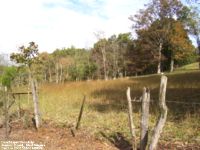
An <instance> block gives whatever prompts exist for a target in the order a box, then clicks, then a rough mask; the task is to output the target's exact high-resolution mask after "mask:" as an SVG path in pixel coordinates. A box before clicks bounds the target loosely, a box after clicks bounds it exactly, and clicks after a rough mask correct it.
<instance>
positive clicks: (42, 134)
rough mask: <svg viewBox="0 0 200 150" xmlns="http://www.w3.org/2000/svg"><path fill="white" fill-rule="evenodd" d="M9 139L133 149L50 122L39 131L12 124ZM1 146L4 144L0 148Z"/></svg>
mask: <svg viewBox="0 0 200 150" xmlns="http://www.w3.org/2000/svg"><path fill="white" fill-rule="evenodd" d="M0 141H4V128H0ZM7 141H33V142H34V143H36V144H43V145H45V148H43V149H42V150H131V146H130V143H129V144H128V145H127V144H125V143H121V144H120V141H118V143H113V144H112V143H110V142H105V141H100V140H97V139H96V138H95V137H93V136H91V135H89V134H88V133H87V132H86V131H84V130H79V131H77V132H75V137H74V136H73V134H72V132H71V129H69V128H60V127H56V126H54V125H52V124H48V123H46V124H44V125H43V127H42V128H40V129H39V130H38V131H36V130H35V129H34V128H33V127H30V128H28V129H24V128H23V127H22V123H20V122H18V123H15V124H12V131H11V133H10V135H9V139H8V140H7ZM0 144H1V143H0ZM116 145H118V146H116ZM1 146H2V144H1V145H0V150H1V149H2V147H1ZM158 150H200V145H199V144H193V145H190V144H187V145H184V144H182V143H165V144H160V145H159V148H158Z"/></svg>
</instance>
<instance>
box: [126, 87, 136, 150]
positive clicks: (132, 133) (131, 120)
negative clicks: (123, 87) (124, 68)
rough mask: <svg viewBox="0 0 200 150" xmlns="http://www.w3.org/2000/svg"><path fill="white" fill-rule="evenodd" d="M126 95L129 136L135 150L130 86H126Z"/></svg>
mask: <svg viewBox="0 0 200 150" xmlns="http://www.w3.org/2000/svg"><path fill="white" fill-rule="evenodd" d="M126 95H127V100H128V118H129V126H130V131H131V136H132V148H133V150H137V143H136V134H135V126H134V123H133V109H132V103H131V94H130V87H128V89H127V92H126Z"/></svg>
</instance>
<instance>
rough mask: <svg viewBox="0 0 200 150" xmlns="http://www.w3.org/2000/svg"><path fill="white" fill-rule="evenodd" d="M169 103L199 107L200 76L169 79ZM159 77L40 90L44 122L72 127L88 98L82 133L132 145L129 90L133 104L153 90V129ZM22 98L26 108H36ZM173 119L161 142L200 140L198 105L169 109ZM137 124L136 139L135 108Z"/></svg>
mask: <svg viewBox="0 0 200 150" xmlns="http://www.w3.org/2000/svg"><path fill="white" fill-rule="evenodd" d="M167 76H168V86H167V100H168V101H179V102H186V103H193V102H196V103H197V102H198V103H200V94H199V91H200V72H199V71H195V72H190V73H176V74H167ZM159 84H160V75H150V76H143V77H133V78H124V79H117V80H109V81H103V80H98V81H84V82H68V83H65V84H43V85H41V86H40V89H39V95H40V97H39V98H40V109H41V114H42V117H43V119H48V120H52V121H53V122H54V123H56V124H58V125H59V126H63V127H68V126H74V125H75V123H76V121H77V118H78V113H79V110H80V106H81V101H82V99H83V97H84V95H86V105H85V108H84V112H83V118H82V121H81V128H82V129H84V130H85V131H88V132H89V133H91V134H94V135H96V137H98V138H102V139H104V138H103V137H104V136H102V135H106V137H107V138H111V139H113V138H114V135H115V134H116V133H120V134H122V135H123V136H124V137H125V138H127V140H128V141H129V140H130V134H129V128H128V116H127V100H126V89H127V87H128V86H130V87H131V95H132V98H134V97H137V98H139V97H140V96H141V94H142V88H143V87H144V86H146V87H149V88H150V90H151V100H154V101H155V102H154V103H152V104H151V118H150V126H151V127H153V126H154V124H155V121H156V118H157V116H158V113H157V112H158V110H157V107H156V106H157V103H156V101H157V100H158V91H159ZM26 99H27V97H24V100H23V107H24V108H28V107H29V108H32V105H31V103H30V104H28V103H27V101H26ZM167 105H168V107H169V117H168V121H167V124H166V126H165V129H164V133H163V136H162V139H161V140H163V141H186V142H196V139H198V137H199V136H200V133H199V132H198V131H199V129H200V118H199V117H200V116H199V114H200V105H192V104H178V103H167ZM133 108H134V122H135V124H136V129H137V134H138V135H139V126H140V113H139V112H140V104H139V103H137V104H136V103H134V105H133Z"/></svg>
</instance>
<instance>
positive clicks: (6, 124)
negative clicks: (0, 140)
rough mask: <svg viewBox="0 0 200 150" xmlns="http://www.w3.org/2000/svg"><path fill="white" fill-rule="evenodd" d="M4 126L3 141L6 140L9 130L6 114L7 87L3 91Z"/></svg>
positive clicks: (7, 115)
mask: <svg viewBox="0 0 200 150" xmlns="http://www.w3.org/2000/svg"><path fill="white" fill-rule="evenodd" d="M3 93H4V115H5V120H4V125H5V139H8V130H9V114H8V105H9V104H8V93H7V87H5V89H4V92H3Z"/></svg>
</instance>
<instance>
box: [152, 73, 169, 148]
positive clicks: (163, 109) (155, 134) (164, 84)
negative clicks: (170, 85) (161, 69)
mask: <svg viewBox="0 0 200 150" xmlns="http://www.w3.org/2000/svg"><path fill="white" fill-rule="evenodd" d="M166 88H167V77H166V76H162V77H161V83H160V92H159V109H160V113H161V114H160V117H159V120H158V122H157V124H156V126H155V128H154V130H153V135H152V138H151V142H150V146H149V150H155V149H156V147H157V144H158V140H159V138H160V134H161V132H162V130H163V127H164V125H165V122H166V119H167V106H166V102H165V96H166Z"/></svg>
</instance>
